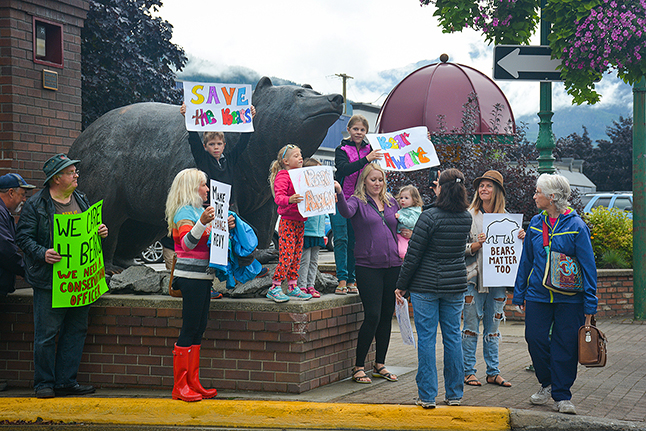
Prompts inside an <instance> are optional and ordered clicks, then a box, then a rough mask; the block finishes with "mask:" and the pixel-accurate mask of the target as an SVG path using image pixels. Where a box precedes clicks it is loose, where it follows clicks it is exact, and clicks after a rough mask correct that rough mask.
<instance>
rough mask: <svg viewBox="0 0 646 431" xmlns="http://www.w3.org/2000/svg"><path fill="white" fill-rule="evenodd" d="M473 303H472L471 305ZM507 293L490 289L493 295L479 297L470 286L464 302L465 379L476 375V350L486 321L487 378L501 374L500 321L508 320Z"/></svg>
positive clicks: (484, 338)
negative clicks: (499, 359)
mask: <svg viewBox="0 0 646 431" xmlns="http://www.w3.org/2000/svg"><path fill="white" fill-rule="evenodd" d="M469 299H471V300H470V302H467V301H468V300H469ZM506 302H507V292H506V291H505V288H504V287H490V288H489V293H478V289H477V287H476V286H475V285H473V284H469V286H468V288H467V293H466V296H465V300H464V311H463V313H464V325H463V327H462V354H463V359H464V376H465V377H466V376H468V375H471V374H474V375H475V374H476V368H475V367H476V348H477V347H478V334H479V333H478V329H479V327H480V321H481V320H482V333H483V336H482V353H483V356H484V360H485V363H486V364H487V376H495V375H497V374H500V369H499V368H498V364H499V361H498V345H499V344H500V332H499V331H498V328H499V326H500V321H501V320H504V318H505V311H504V309H505V303H506Z"/></svg>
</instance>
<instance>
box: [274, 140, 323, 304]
mask: <svg viewBox="0 0 646 431" xmlns="http://www.w3.org/2000/svg"><path fill="white" fill-rule="evenodd" d="M301 167H303V156H301V149H300V148H298V147H297V146H296V145H293V144H288V145H285V146H284V147H283V148H281V149H280V151H278V156H277V158H276V160H274V161H273V162H272V164H271V166H270V168H269V172H270V173H269V183H270V184H271V188H272V191H273V194H274V201H275V202H276V205H278V214H279V215H280V224H279V226H278V236H279V239H278V266H277V267H276V271H275V272H274V277H273V280H272V284H271V288H270V289H269V291H268V292H267V298H269V299H273V300H274V301H275V302H287V301H289V298H290V297H292V298H296V299H302V300H305V301H307V300H308V299H311V298H312V295H310V294H309V293H305V292H303V291H302V290H301V289H300V288H299V287H298V269H299V268H300V263H301V254H302V253H303V231H304V224H305V220H307V219H306V218H304V217H303V216H302V215H301V214H300V212H298V203H299V202H301V201H302V200H303V196H301V195H299V194H297V193H296V191H295V190H294V185H293V184H292V180H291V178H290V177H289V174H288V173H287V171H288V170H290V169H296V168H301ZM285 279H287V280H288V285H289V288H288V290H287V295H285V294H284V293H283V290H282V289H281V287H280V285H281V284H282V282H283V280H285Z"/></svg>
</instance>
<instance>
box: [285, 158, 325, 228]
mask: <svg viewBox="0 0 646 431" xmlns="http://www.w3.org/2000/svg"><path fill="white" fill-rule="evenodd" d="M287 172H288V173H289V177H290V178H291V180H292V184H293V185H294V190H296V193H297V194H299V195H301V196H303V201H302V202H299V204H298V212H300V213H301V215H302V216H303V217H312V216H316V215H322V214H334V213H335V212H336V207H335V203H336V200H335V195H334V172H333V170H332V167H330V166H310V167H307V168H299V169H290V170H289V171H287Z"/></svg>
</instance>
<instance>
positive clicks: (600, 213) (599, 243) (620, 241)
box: [583, 207, 633, 265]
mask: <svg viewBox="0 0 646 431" xmlns="http://www.w3.org/2000/svg"><path fill="white" fill-rule="evenodd" d="M583 219H584V220H585V222H586V223H587V224H588V226H589V227H590V231H591V235H590V238H591V240H592V248H593V249H594V258H595V260H596V261H597V265H600V264H601V263H602V262H603V257H604V255H605V254H606V253H607V252H609V251H612V252H613V253H611V254H609V255H607V256H606V261H608V262H610V261H612V262H616V261H618V259H616V258H614V257H613V255H614V254H617V255H619V256H620V257H621V258H622V259H623V260H624V261H626V262H628V263H629V264H630V265H632V261H633V221H632V220H631V219H629V218H628V216H627V215H626V213H625V212H624V211H621V210H618V209H617V208H611V209H608V208H606V207H596V208H593V209H592V211H591V212H590V213H588V214H584V215H583ZM611 258H612V259H611Z"/></svg>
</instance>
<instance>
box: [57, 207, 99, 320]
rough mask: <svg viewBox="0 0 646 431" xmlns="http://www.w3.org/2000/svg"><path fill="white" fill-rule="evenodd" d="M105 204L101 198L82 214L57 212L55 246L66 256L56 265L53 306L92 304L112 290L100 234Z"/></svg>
mask: <svg viewBox="0 0 646 431" xmlns="http://www.w3.org/2000/svg"><path fill="white" fill-rule="evenodd" d="M102 207H103V201H100V202H97V203H96V204H94V205H92V206H91V207H90V208H89V209H88V210H87V211H85V212H83V213H81V214H54V250H56V251H57V252H58V253H59V254H60V255H61V256H62V257H63V259H61V261H60V262H57V263H55V264H54V265H53V267H54V277H53V279H52V307H53V308H62V307H81V306H84V305H88V304H91V303H93V302H94V301H96V300H97V299H99V297H100V296H101V295H103V294H104V293H105V292H107V291H108V290H109V289H108V285H107V284H106V282H105V264H104V262H103V248H102V247H101V237H100V236H99V226H100V225H101V223H102V221H101V220H102V215H101V209H102Z"/></svg>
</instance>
